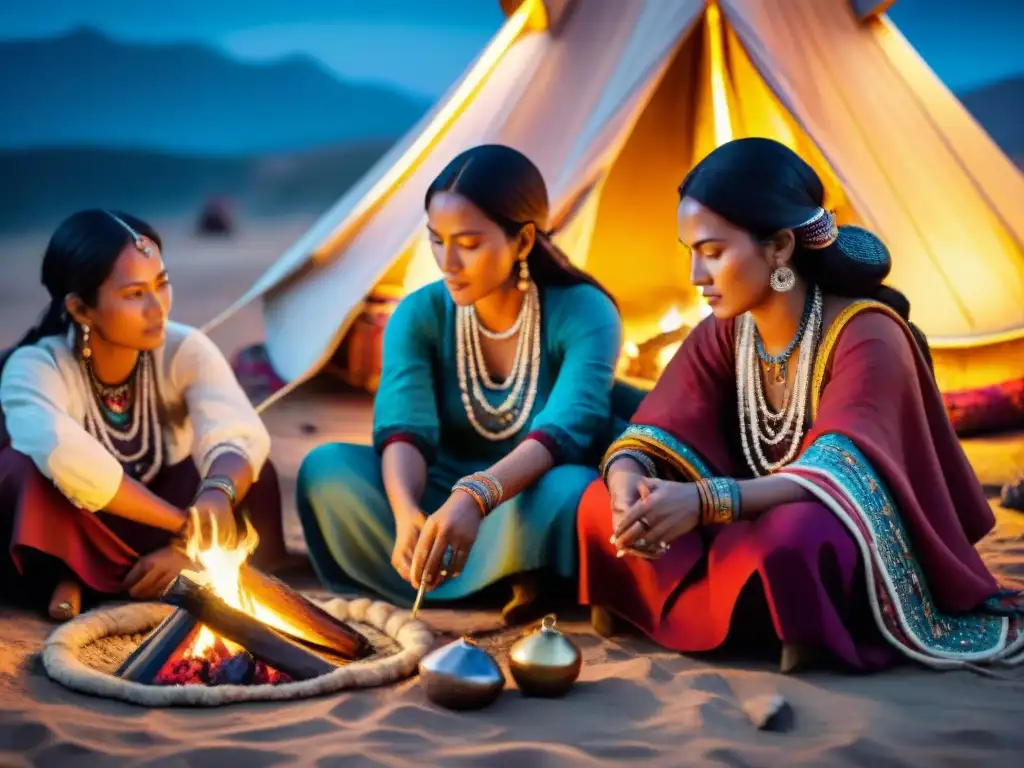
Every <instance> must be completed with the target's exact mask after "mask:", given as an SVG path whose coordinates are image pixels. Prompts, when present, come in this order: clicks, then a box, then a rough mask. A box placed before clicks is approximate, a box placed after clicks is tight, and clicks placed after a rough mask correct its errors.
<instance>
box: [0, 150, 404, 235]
mask: <svg viewBox="0 0 1024 768" xmlns="http://www.w3.org/2000/svg"><path fill="white" fill-rule="evenodd" d="M391 143H392V142H391V141H390V140H386V139H385V140H375V141H364V142H353V143H349V144H344V145H340V146H335V147H329V148H326V149H318V150H315V151H311V152H300V153H290V154H278V155H270V156H252V157H229V158H210V157H188V156H181V155H169V154H159V153H152V152H141V151H134V150H101V149H42V150H29V151H13V152H11V151H8V152H3V151H0V179H16V180H17V182H16V183H13V184H3V183H0V231H2V232H26V231H34V230H37V229H39V228H42V229H46V230H48V229H52V228H53V227H54V226H56V224H57V223H58V222H59V221H60V219H62V218H63V217H64V216H67V215H68V214H69V213H71V212H72V211H75V210H78V209H80V208H92V207H97V206H98V207H107V208H121V209H124V210H127V211H131V212H133V213H135V214H137V215H139V216H143V217H150V218H160V217H163V216H176V215H197V214H198V212H199V208H200V206H201V204H202V202H203V201H204V200H205V199H207V198H210V197H225V198H227V199H229V200H230V201H231V202H232V203H233V204H234V205H235V207H236V208H237V209H238V211H239V212H240V213H242V214H243V215H249V216H278V215H288V214H294V213H303V214H318V213H321V212H323V211H324V210H326V209H327V208H328V207H329V206H331V205H332V204H333V203H334V202H335V201H337V199H338V198H339V197H341V195H342V194H344V192H345V190H346V189H348V188H349V187H350V186H351V185H352V184H354V183H355V181H356V180H357V179H358V178H359V177H360V176H362V175H363V173H365V172H366V171H367V170H368V169H369V168H370V166H371V165H373V163H374V162H376V161H377V160H378V159H379V158H380V157H381V156H382V155H383V154H384V153H385V152H386V151H387V150H388V148H389V147H390V146H391ZM0 255H2V254H0Z"/></svg>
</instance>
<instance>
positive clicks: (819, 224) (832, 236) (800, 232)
mask: <svg viewBox="0 0 1024 768" xmlns="http://www.w3.org/2000/svg"><path fill="white" fill-rule="evenodd" d="M794 230H795V232H796V236H797V239H798V240H799V241H800V245H802V246H803V247H804V248H807V249H808V250H811V251H819V250H821V249H822V248H828V247H829V246H830V245H832V243H834V242H835V241H836V240H838V239H839V227H838V225H837V224H836V214H835V211H826V210H825V209H824V208H819V209H818V211H817V212H816V213H815V214H814V215H813V216H812V217H811V218H810V219H808V220H807V221H806V222H804V223H803V224H801V225H800V226H798V227H795V228H794Z"/></svg>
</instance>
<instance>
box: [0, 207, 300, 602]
mask: <svg viewBox="0 0 1024 768" xmlns="http://www.w3.org/2000/svg"><path fill="white" fill-rule="evenodd" d="M161 250H162V249H161V241H160V237H159V236H158V235H157V233H156V232H155V231H154V230H153V228H152V227H150V226H149V225H148V224H146V223H145V222H143V221H140V220H139V219H137V218H135V217H133V216H129V215H128V214H125V213H119V212H112V211H106V210H87V211H81V212H79V213H76V214H74V215H72V216H70V217H69V218H68V219H66V220H65V221H64V222H63V223H62V224H61V225H60V226H59V227H58V228H57V230H56V231H55V232H54V234H53V237H52V238H51V240H50V243H49V246H48V248H47V249H46V254H45V256H44V257H43V265H42V282H43V285H44V286H45V287H46V290H47V291H48V292H49V294H50V299H51V302H50V306H49V308H48V309H47V311H46V314H45V315H44V317H43V318H42V320H41V322H40V324H39V325H38V326H37V327H36V328H33V329H32V330H31V331H29V332H28V333H27V334H26V335H25V337H24V338H23V339H22V340H21V341H20V342H19V344H18V346H17V348H16V349H15V350H14V351H13V352H11V353H10V354H8V355H7V356H6V358H5V359H4V360H3V363H2V364H3V369H2V374H0V408H2V415H3V418H2V419H0V546H2V547H3V557H2V558H0V596H2V597H3V598H5V599H8V600H10V599H19V598H20V599H22V600H28V601H33V602H34V601H36V600H40V601H45V600H49V613H50V615H51V616H53V617H54V618H56V619H67V618H71V617H73V616H75V615H76V614H77V613H78V612H79V610H80V609H81V603H82V596H83V595H82V592H83V588H86V589H88V590H90V592H94V593H99V594H123V593H125V592H127V593H128V594H129V595H131V596H132V597H140V598H142V597H152V596H155V595H157V594H159V592H160V591H161V590H162V589H163V588H164V587H166V586H167V584H168V583H169V582H170V581H171V580H172V579H173V578H174V577H175V576H176V575H177V574H178V572H179V571H180V570H181V569H182V568H184V567H187V566H188V565H190V563H189V561H188V559H187V558H186V556H185V555H184V553H183V551H182V548H181V546H180V543H181V539H182V537H185V536H188V535H190V533H191V531H190V525H191V524H190V520H193V519H194V520H196V521H198V522H199V524H200V525H201V526H202V530H201V531H199V532H198V533H199V534H201V535H202V536H203V537H204V539H206V538H207V537H209V536H210V535H211V534H212V530H213V526H214V524H216V529H217V531H218V539H220V540H221V541H222V542H225V543H230V542H231V541H232V540H233V537H234V536H235V535H236V532H237V526H236V522H238V521H237V520H236V512H240V511H242V510H244V511H245V512H247V513H248V515H249V516H250V518H251V520H252V522H253V524H254V527H255V528H256V530H257V533H258V534H259V535H260V538H261V543H260V545H259V546H258V547H257V550H256V552H255V555H254V557H253V562H254V563H255V564H257V565H260V566H262V567H266V568H270V567H272V566H273V565H274V564H276V563H277V562H278V561H279V560H280V559H281V558H282V557H283V556H284V544H283V534H282V531H281V499H280V496H279V491H278V483H277V477H276V474H275V472H274V470H273V467H272V466H270V465H269V464H268V462H267V456H268V453H269V449H270V437H269V435H268V433H267V430H266V429H265V428H264V426H263V424H262V422H261V420H260V418H259V416H258V415H257V414H256V412H255V411H254V410H253V408H252V406H251V405H250V403H249V401H248V399H247V398H246V396H245V394H244V393H243V392H242V389H241V387H240V386H239V385H238V382H237V381H236V379H235V377H234V374H233V373H232V371H231V369H230V367H229V366H228V364H227V362H226V361H225V360H224V357H223V356H222V355H221V353H220V351H219V350H218V349H217V348H216V347H215V346H214V345H213V343H212V342H211V341H210V340H209V339H208V338H206V336H204V335H203V334H202V333H200V332H199V331H197V330H195V329H192V328H187V327H185V326H182V325H178V324H176V323H172V322H169V320H168V316H169V314H170V309H171V284H170V278H169V277H168V274H167V269H166V266H165V265H164V261H163V254H162V252H161ZM3 422H6V425H4V423H3ZM4 427H5V428H4ZM190 508H191V509H192V510H194V514H193V513H190V511H189V510H190ZM207 540H208V539H207Z"/></svg>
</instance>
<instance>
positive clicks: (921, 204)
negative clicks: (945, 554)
mask: <svg viewBox="0 0 1024 768" xmlns="http://www.w3.org/2000/svg"><path fill="white" fill-rule="evenodd" d="M887 5H888V3H884V2H882V3H880V2H870V0H712V1H711V2H708V0H525V1H524V2H522V3H521V4H520V3H518V2H516V0H503V7H505V8H506V11H507V12H508V19H507V21H506V23H505V24H504V26H503V27H502V28H501V30H500V31H499V32H498V33H497V35H496V36H495V38H494V39H493V40H492V42H491V43H490V45H489V46H488V47H487V49H486V50H485V51H484V52H483V53H481V54H480V56H479V58H478V59H477V60H476V61H475V62H474V63H473V64H472V66H471V67H470V68H469V69H468V70H467V72H466V73H465V74H464V76H463V77H462V79H461V80H460V81H459V82H458V83H457V84H456V85H455V86H454V88H453V89H452V90H451V91H450V93H448V94H447V95H446V96H445V97H444V98H443V99H442V100H441V101H440V102H439V103H438V104H437V105H436V106H435V108H434V109H433V111H432V112H431V113H430V114H429V115H427V116H426V117H425V118H424V119H423V120H422V121H421V123H420V124H419V125H417V126H416V127H415V128H414V129H413V130H411V131H410V132H409V133H408V135H406V137H405V138H404V139H402V140H401V141H400V142H399V143H398V144H397V145H396V146H395V147H394V148H393V149H392V150H391V151H390V152H389V153H388V154H387V156H385V157H384V158H383V159H381V160H380V162H378V163H377V164H376V166H374V167H373V168H372V169H371V170H370V171H369V172H368V173H367V174H366V176H365V177H364V178H363V179H362V180H361V181H360V182H359V183H358V184H356V185H355V187H354V188H352V189H351V190H349V192H347V193H346V194H345V195H344V197H342V199H341V200H339V201H338V203H337V204H336V205H335V206H334V207H333V208H331V209H330V210H329V211H327V212H326V213H325V214H324V215H323V216H322V217H321V218H320V220H319V221H317V222H316V224H315V225H314V226H313V227H312V228H311V229H310V230H309V231H308V232H307V233H306V234H305V236H304V237H302V238H301V239H300V240H299V241H298V242H296V243H295V244H294V245H293V246H292V247H291V248H290V249H289V250H288V251H287V252H286V253H285V254H284V255H283V256H282V257H281V259H280V260H279V261H278V262H277V263H276V264H275V265H274V266H273V267H272V268H271V269H269V270H268V271H267V272H266V273H265V274H264V275H263V276H262V277H261V278H260V279H259V280H258V281H257V282H256V283H255V284H254V285H253V286H252V288H251V289H250V290H249V291H248V292H247V293H246V294H245V295H244V296H242V297H241V298H240V299H239V300H238V301H237V302H235V303H234V304H233V305H232V306H231V307H230V308H228V310H226V312H225V313H224V314H222V315H221V316H220V317H219V318H217V319H216V320H214V321H213V323H211V327H212V326H213V325H216V324H217V323H219V322H220V321H222V320H223V319H225V318H226V317H228V316H230V315H231V314H232V313H234V312H235V311H237V310H238V309H239V308H240V307H242V306H244V305H246V304H248V303H249V302H252V301H255V300H257V299H262V301H263V308H264V318H265V325H266V334H267V335H266V344H267V350H268V354H269V357H270V360H271V363H272V364H273V366H274V367H275V369H276V370H277V372H278V373H279V374H280V375H281V376H282V377H283V378H284V379H285V380H286V381H288V382H290V383H292V384H296V383H298V382H301V381H302V380H304V379H305V378H307V377H309V376H310V375H312V374H314V373H316V372H317V371H318V370H319V368H320V367H322V365H323V364H324V363H325V362H326V360H327V359H328V357H329V356H330V355H331V353H332V352H333V350H334V348H335V347H336V345H337V343H338V342H339V341H340V339H341V337H342V336H343V334H344V332H345V330H346V329H347V327H348V326H349V324H350V323H351V321H352V320H353V319H354V317H355V316H356V314H357V313H358V312H359V311H360V308H361V303H362V301H363V299H364V297H365V296H366V294H367V293H368V292H370V291H371V290H372V289H374V287H379V286H382V285H388V286H392V287H393V288H395V289H396V290H409V289H411V288H414V287H417V286H418V285H421V284H423V283H424V282H427V281H429V280H432V279H435V278H436V277H437V276H438V275H437V272H436V268H435V267H434V265H433V262H432V260H431V258H430V253H429V248H428V247H427V244H426V242H425V238H424V226H423V225H424V212H423V196H424V192H425V190H426V188H427V185H428V184H429V183H430V181H431V180H432V179H433V177H434V176H435V175H436V174H437V173H438V172H439V171H440V170H441V168H442V167H443V166H444V165H445V164H446V163H447V162H448V161H449V160H450V159H451V158H452V157H454V156H455V155H456V154H457V153H458V152H460V151H462V150H463V149H465V148H467V147H469V146H472V145H474V144H479V143H485V142H501V143H506V144H509V145H512V146H515V147H517V148H518V149H520V150H521V151H523V152H524V153H526V154H527V155H528V156H529V157H531V158H532V159H533V160H534V161H535V162H536V163H537V164H538V166H539V167H540V168H541V170H542V171H543V173H544V175H545V178H546V179H547V180H548V184H549V187H550V189H551V194H552V202H553V211H554V215H555V220H554V221H553V222H552V223H553V224H556V225H557V226H558V230H559V231H558V235H557V237H556V239H557V240H558V241H559V242H560V244H561V245H562V246H563V247H564V248H565V249H566V251H567V252H568V253H569V254H570V256H571V257H572V258H573V260H574V261H575V262H576V263H577V264H579V265H581V266H582V267H584V268H585V269H587V270H589V271H591V272H592V273H593V274H595V275H596V276H597V277H598V278H599V279H600V280H602V281H603V282H604V283H605V284H606V285H607V286H608V287H609V288H610V289H611V290H612V291H613V292H614V294H615V295H616V297H617V299H618V300H619V302H620V306H621V307H622V309H623V314H624V318H625V320H626V330H627V335H628V336H629V337H630V338H632V339H633V340H640V339H643V338H646V337H647V336H649V335H651V333H650V331H651V330H652V329H653V328H654V326H655V324H656V323H657V320H658V318H659V317H661V316H662V315H663V314H664V313H665V312H666V311H668V310H670V309H672V308H673V307H676V308H678V309H679V310H680V311H681V312H682V313H683V315H684V316H686V315H687V314H689V313H694V312H696V311H698V310H699V307H698V306H696V305H697V302H698V301H699V300H698V299H697V297H696V296H695V294H694V292H693V291H692V289H691V288H690V286H689V265H688V263H687V259H686V257H685V255H684V254H683V253H681V252H680V251H679V249H678V247H677V246H676V237H675V217H674V209H675V205H676V191H675V190H676V187H677V185H678V183H679V181H680V180H681V179H682V178H683V176H684V175H685V173H686V171H687V170H688V169H689V168H690V167H692V165H693V164H694V163H695V162H697V161H698V160H699V159H700V158H702V157H703V156H704V155H705V154H706V153H707V152H709V151H710V150H711V149H713V148H714V147H715V146H717V145H718V144H720V143H722V142H724V141H727V140H729V139H731V138H734V137H740V136H749V135H761V136H769V137H772V138H776V139H779V140H781V141H783V142H786V143H787V144H789V145H790V146H791V147H793V148H794V149H796V150H797V151H798V152H800V153H801V154H802V155H803V156H804V157H805V158H806V159H807V160H808V161H809V162H810V163H811V164H812V165H814V166H815V168H816V169H817V170H818V171H819V173H820V174H821V175H822V177H823V178H824V179H825V181H826V185H827V187H828V190H829V197H830V200H829V203H830V205H832V206H834V207H835V208H836V209H837V210H838V212H839V215H840V218H841V220H843V221H848V222H859V223H862V224H863V225H865V226H867V227H869V228H871V229H873V230H874V231H876V232H877V233H879V234H880V235H881V236H882V237H883V238H884V240H885V241H886V242H887V243H888V245H889V247H890V249H891V250H892V252H893V254H894V269H893V272H892V276H891V283H892V284H893V285H895V286H897V287H899V288H901V289H902V290H904V291H905V292H906V293H907V294H908V295H909V297H910V299H911V301H912V303H913V305H914V315H915V319H916V320H917V322H918V323H919V324H920V325H921V326H922V327H923V329H924V330H925V332H926V333H927V334H928V335H929V337H930V339H931V341H932V343H933V345H934V346H935V348H936V362H937V367H938V373H939V378H940V383H941V384H942V385H943V386H944V388H946V389H949V388H956V387H959V386H963V385H965V384H967V383H971V384H978V383H984V382H987V381H995V380H999V379H1000V378H1005V377H1007V376H1008V375H1011V372H1012V373H1013V374H1016V375H1020V374H1021V373H1024V365H1022V363H1021V360H1024V356H1022V355H1020V354H1016V355H1014V356H1013V359H1012V360H1011V359H1010V357H1009V356H1008V352H1007V350H1008V349H1009V348H1016V347H1017V345H1018V344H1020V343H1021V339H1022V338H1024V205H1022V204H1021V201H1024V177H1022V175H1021V173H1020V172H1019V171H1018V170H1017V169H1016V168H1015V167H1014V166H1013V165H1012V163H1011V162H1010V161H1009V160H1008V159H1007V158H1006V157H1005V156H1004V155H1003V154H1002V153H1001V152H1000V150H999V149H998V147H996V145H995V144H994V143H993V142H992V140H991V139H990V138H989V137H988V136H987V134H985V132H984V131H983V130H982V129H981V127H980V126H979V125H978V124H977V123H976V122H975V121H974V120H973V119H972V118H971V117H970V115H969V114H968V113H967V112H966V111H965V109H964V108H963V107H962V106H961V105H960V103H959V102H958V101H957V100H956V98H955V97H954V96H953V95H952V94H951V93H950V92H949V91H948V90H947V89H946V88H945V87H944V86H943V85H942V83H941V82H940V81H939V80H938V79H937V77H936V76H935V75H934V74H933V73H932V72H931V70H930V69H929V68H928V67H927V66H926V65H925V63H924V62H923V61H922V60H921V59H920V58H919V57H918V56H917V55H916V53H915V52H914V51H913V49H912V48H911V47H910V45H909V44H908V43H907V42H906V41H905V40H904V39H903V38H902V37H901V36H900V34H899V32H898V31H897V30H896V29H895V28H894V26H893V25H892V24H891V22H890V21H889V20H888V19H887V18H886V17H885V16H884V14H883V13H882V11H883V10H884V7H885V6H887ZM967 361H970V362H971V367H972V370H971V376H970V377H967V376H965V371H966V362H967ZM1008 362H1009V363H1010V368H1007V363H1008Z"/></svg>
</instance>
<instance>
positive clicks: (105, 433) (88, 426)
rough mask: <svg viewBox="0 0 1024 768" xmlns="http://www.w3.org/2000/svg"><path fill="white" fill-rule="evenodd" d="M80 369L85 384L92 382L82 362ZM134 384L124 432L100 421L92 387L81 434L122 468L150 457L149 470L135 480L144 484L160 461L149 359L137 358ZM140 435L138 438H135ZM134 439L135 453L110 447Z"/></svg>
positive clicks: (158, 421)
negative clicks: (100, 446) (116, 461)
mask: <svg viewBox="0 0 1024 768" xmlns="http://www.w3.org/2000/svg"><path fill="white" fill-rule="evenodd" d="M81 367H82V373H83V374H84V375H85V377H86V380H87V381H90V380H92V379H94V378H95V376H94V374H93V373H92V371H91V370H90V369H89V365H88V363H86V362H84V361H83V362H82V363H81ZM134 384H135V394H134V397H133V398H132V400H133V403H132V418H131V422H130V423H129V425H128V427H127V429H119V428H117V427H115V426H113V425H111V424H110V423H109V421H108V420H107V419H105V418H104V417H103V413H102V412H101V411H100V407H99V395H98V393H96V391H95V387H90V388H89V390H90V391H89V393H88V396H87V397H86V402H85V430H86V432H88V433H89V434H90V435H92V436H93V437H94V438H96V440H98V441H99V442H100V444H101V445H102V446H103V447H104V448H106V450H107V451H108V452H109V453H110V454H111V455H112V456H113V457H114V458H115V459H117V460H118V462H120V463H121V464H122V465H132V464H136V463H138V462H143V461H145V459H146V458H147V457H149V456H150V455H151V456H152V460H151V462H150V463H149V466H148V467H146V469H145V471H144V472H142V473H141V476H140V477H139V481H140V482H141V483H143V484H146V483H148V482H149V481H151V480H152V479H153V478H154V477H156V475H157V473H158V472H159V471H160V469H161V468H162V466H163V459H164V456H163V451H164V446H163V434H162V431H161V428H160V416H159V412H158V406H157V396H156V380H155V378H154V373H153V360H152V358H151V357H150V355H148V354H145V353H143V354H142V355H140V356H139V362H138V367H137V369H136V371H135V381H134ZM140 431H141V437H139V435H140ZM136 437H139V449H138V450H137V451H135V452H134V453H131V454H126V453H123V452H121V451H120V450H119V449H118V448H117V446H116V445H115V444H114V441H115V440H117V441H118V442H121V443H130V442H131V441H133V440H135V438H136Z"/></svg>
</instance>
